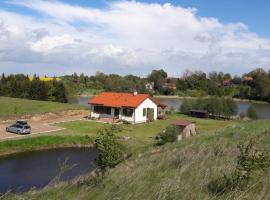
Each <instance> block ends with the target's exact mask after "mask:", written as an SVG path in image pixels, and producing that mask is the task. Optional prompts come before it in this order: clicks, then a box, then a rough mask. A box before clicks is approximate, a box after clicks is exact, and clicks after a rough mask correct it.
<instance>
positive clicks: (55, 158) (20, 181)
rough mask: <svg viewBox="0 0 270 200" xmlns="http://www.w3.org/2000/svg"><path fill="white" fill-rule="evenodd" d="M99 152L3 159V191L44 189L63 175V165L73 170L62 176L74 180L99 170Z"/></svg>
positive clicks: (85, 150)
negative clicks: (61, 168) (97, 160)
mask: <svg viewBox="0 0 270 200" xmlns="http://www.w3.org/2000/svg"><path fill="white" fill-rule="evenodd" d="M97 156H98V152H97V150H96V149H93V148H59V149H52V150H43V151H35V152H26V153H18V154H15V155H10V156H6V157H3V158H0V192H1V193H4V192H6V191H8V190H11V191H12V192H24V191H27V190H29V189H30V188H32V187H36V188H42V187H44V186H46V185H48V184H49V183H50V182H51V181H52V180H53V179H55V178H56V177H57V176H59V174H60V165H63V163H64V162H65V161H66V164H67V165H68V166H69V167H70V169H69V170H67V171H66V172H64V173H63V174H62V176H61V177H60V180H61V181H67V180H71V179H73V178H75V177H77V176H80V175H83V174H86V173H89V172H90V171H92V170H93V169H95V168H96V165H95V162H94V161H95V159H96V158H97Z"/></svg>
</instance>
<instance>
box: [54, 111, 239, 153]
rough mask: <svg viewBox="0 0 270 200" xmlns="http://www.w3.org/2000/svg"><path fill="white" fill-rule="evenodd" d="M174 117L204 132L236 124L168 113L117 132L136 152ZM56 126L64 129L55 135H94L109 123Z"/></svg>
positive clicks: (152, 142) (235, 122)
mask: <svg viewBox="0 0 270 200" xmlns="http://www.w3.org/2000/svg"><path fill="white" fill-rule="evenodd" d="M175 119H187V120H191V121H193V122H195V123H196V128H197V131H198V132H199V133H202V134H204V133H206V132H207V131H209V130H211V131H214V130H217V129H220V128H222V127H226V126H228V125H230V124H237V123H238V122H237V121H221V120H220V121H217V120H211V119H207V120H205V119H197V118H191V117H188V116H185V115H181V114H172V115H169V117H168V119H166V120H161V121H155V122H152V123H149V124H145V123H142V124H135V125H120V126H121V127H122V129H123V131H122V132H119V133H117V135H118V136H120V137H125V138H129V139H126V140H124V143H125V144H126V145H127V146H128V147H130V149H131V151H132V152H133V153H138V152H141V151H144V150H146V149H147V148H149V147H152V146H153V144H154V143H155V142H156V141H155V140H154V138H155V136H156V135H157V134H158V133H159V132H161V131H162V130H164V129H165V128H166V126H168V125H169V124H170V123H171V122H172V121H173V120H175ZM57 126H61V127H64V128H66V130H64V131H60V132H57V133H55V134H56V135H60V136H63V135H80V136H84V135H88V136H95V135H96V134H97V131H98V130H99V129H101V128H104V127H108V126H110V125H109V124H103V123H98V122H95V121H74V122H67V123H60V124H58V125H57Z"/></svg>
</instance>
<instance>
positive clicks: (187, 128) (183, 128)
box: [172, 120, 197, 140]
mask: <svg viewBox="0 0 270 200" xmlns="http://www.w3.org/2000/svg"><path fill="white" fill-rule="evenodd" d="M172 125H174V126H176V127H177V129H178V130H179V135H178V140H181V139H183V138H187V137H191V136H194V135H197V132H196V127H195V123H194V122H190V121H187V120H176V121H173V122H172Z"/></svg>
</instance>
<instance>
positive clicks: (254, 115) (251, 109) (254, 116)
mask: <svg viewBox="0 0 270 200" xmlns="http://www.w3.org/2000/svg"><path fill="white" fill-rule="evenodd" d="M247 117H248V118H250V119H254V120H256V119H258V115H257V112H256V110H255V108H254V107H253V106H252V105H251V106H249V108H248V110H247Z"/></svg>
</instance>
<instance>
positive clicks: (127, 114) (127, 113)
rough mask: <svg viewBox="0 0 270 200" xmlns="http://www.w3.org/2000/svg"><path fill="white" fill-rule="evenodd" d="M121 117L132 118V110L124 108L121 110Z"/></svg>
mask: <svg viewBox="0 0 270 200" xmlns="http://www.w3.org/2000/svg"><path fill="white" fill-rule="evenodd" d="M123 115H124V116H126V117H132V115H133V109H132V108H124V109H123Z"/></svg>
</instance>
